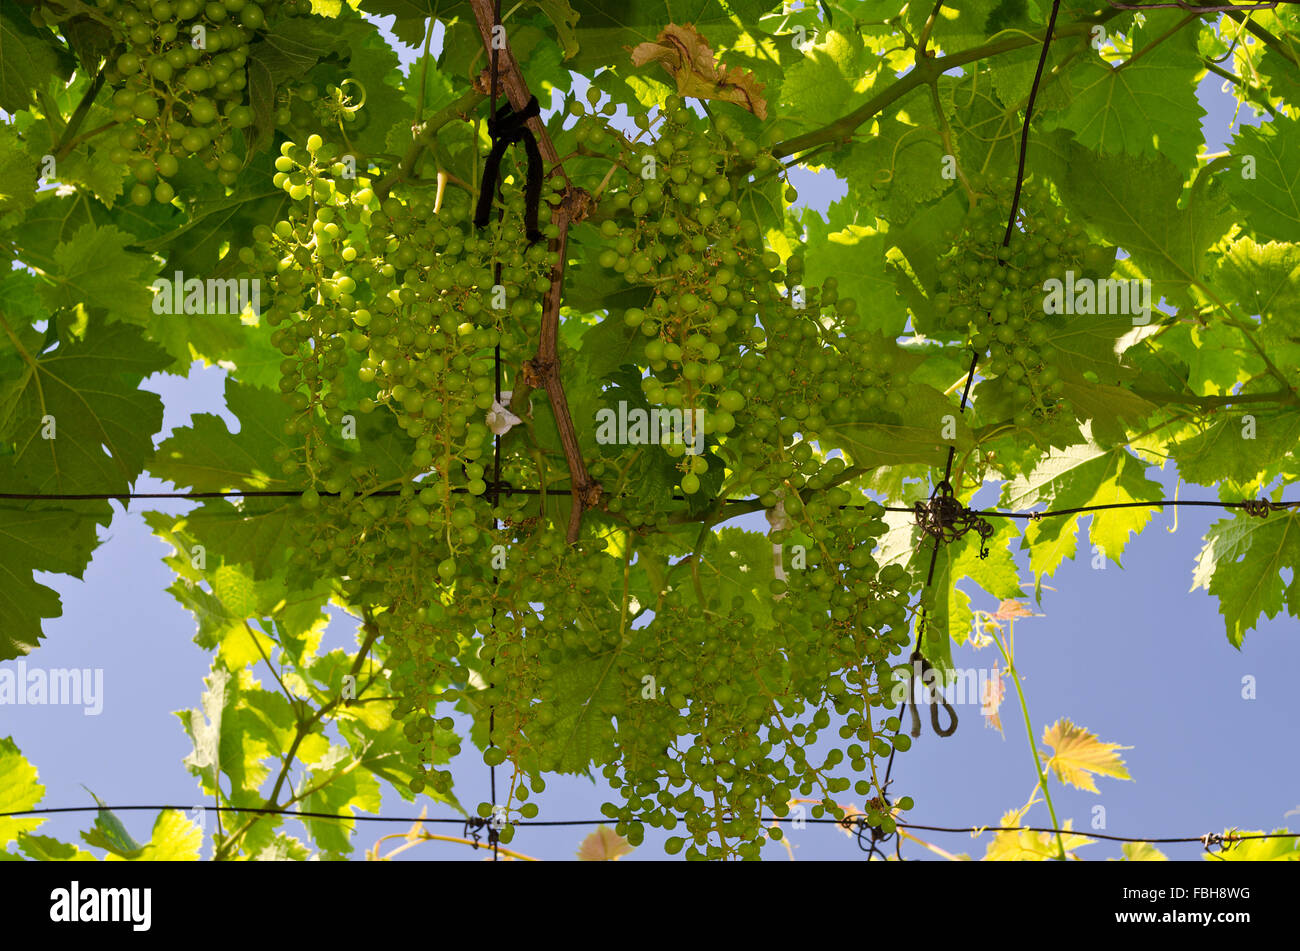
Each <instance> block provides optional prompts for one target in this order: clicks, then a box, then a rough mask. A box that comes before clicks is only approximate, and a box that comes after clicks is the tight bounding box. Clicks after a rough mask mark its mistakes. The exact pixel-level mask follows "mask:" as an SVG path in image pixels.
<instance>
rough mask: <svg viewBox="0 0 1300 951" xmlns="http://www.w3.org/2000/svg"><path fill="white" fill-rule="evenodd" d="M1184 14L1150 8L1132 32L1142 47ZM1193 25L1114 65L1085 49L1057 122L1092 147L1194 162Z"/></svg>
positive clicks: (1186, 165)
mask: <svg viewBox="0 0 1300 951" xmlns="http://www.w3.org/2000/svg"><path fill="white" fill-rule="evenodd" d="M1183 16H1184V14H1183V13H1182V12H1181V11H1172V10H1171V11H1163V10H1161V11H1156V12H1153V13H1150V14H1148V16H1147V21H1146V23H1145V24H1144V25H1143V26H1142V27H1141V28H1139V29H1138V30H1136V31H1134V33H1133V36H1132V39H1133V49H1134V50H1135V51H1139V52H1141V51H1142V50H1143V48H1144V47H1145V46H1147V45H1148V44H1149V43H1151V42H1152V41H1153V40H1156V39H1157V38H1159V37H1160V36H1161V35H1162V34H1163V33H1164V32H1165V31H1166V30H1167V29H1169V28H1170V27H1171V26H1173V25H1174V24H1175V23H1176V22H1178V20H1179V19H1181V18H1182V17H1183ZM1196 36H1197V33H1196V31H1195V30H1189V29H1183V30H1179V31H1178V32H1177V33H1175V34H1174V35H1173V36H1171V37H1169V38H1167V39H1165V40H1163V42H1160V43H1159V45H1158V46H1155V47H1154V48H1153V49H1152V50H1151V51H1150V52H1148V53H1144V54H1143V55H1142V56H1141V57H1140V58H1136V59H1135V60H1134V61H1133V62H1131V63H1128V62H1126V63H1125V64H1123V65H1122V66H1120V67H1118V68H1116V67H1114V66H1111V64H1109V63H1107V62H1105V61H1104V60H1102V59H1100V58H1099V57H1098V56H1096V55H1095V54H1085V55H1084V56H1083V57H1082V58H1081V60H1080V61H1079V63H1078V65H1076V66H1075V67H1074V69H1073V70H1071V72H1070V81H1071V84H1072V86H1073V91H1074V97H1073V101H1072V102H1071V104H1070V106H1069V108H1068V109H1067V110H1066V111H1065V114H1064V116H1063V117H1062V120H1061V122H1062V125H1063V126H1064V127H1065V128H1067V129H1069V130H1070V131H1072V132H1073V133H1074V136H1075V139H1076V140H1077V141H1078V142H1079V144H1080V145H1083V146H1085V147H1086V148H1089V149H1093V150H1094V151H1098V152H1106V153H1112V154H1113V153H1124V154H1126V155H1133V156H1138V157H1143V156H1147V157H1152V158H1154V157H1156V156H1164V157H1165V158H1167V159H1169V160H1171V161H1172V162H1173V163H1174V165H1175V166H1176V167H1177V168H1178V169H1179V170H1180V171H1189V170H1191V169H1192V168H1194V167H1195V165H1196V153H1197V151H1198V150H1199V149H1200V147H1201V143H1202V140H1203V136H1202V133H1201V127H1200V122H1199V120H1200V118H1201V116H1203V115H1205V110H1204V109H1202V108H1201V106H1200V104H1199V102H1198V101H1197V98H1196V79H1197V77H1198V76H1199V75H1200V72H1201V63H1200V58H1199V55H1198V53H1197V48H1196Z"/></svg>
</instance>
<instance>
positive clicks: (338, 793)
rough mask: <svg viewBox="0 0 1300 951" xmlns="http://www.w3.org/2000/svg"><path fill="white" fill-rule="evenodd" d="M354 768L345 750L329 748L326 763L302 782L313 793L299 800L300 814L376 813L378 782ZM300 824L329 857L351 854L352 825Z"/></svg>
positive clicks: (332, 822)
mask: <svg viewBox="0 0 1300 951" xmlns="http://www.w3.org/2000/svg"><path fill="white" fill-rule="evenodd" d="M356 766H357V764H356V762H355V761H354V760H353V759H352V758H351V757H350V756H349V755H348V751H347V750H346V749H345V748H343V747H337V746H336V747H331V749H330V752H329V754H328V755H327V756H326V757H325V759H324V760H322V761H321V762H320V763H319V764H317V765H316V766H313V767H312V768H311V769H309V770H308V771H307V775H306V777H305V778H304V780H303V783H304V785H305V788H307V789H310V790H312V791H311V792H310V793H309V794H308V795H307V796H305V797H304V798H303V800H302V808H303V811H304V812H324V813H328V814H331V815H336V816H352V815H354V814H355V813H354V810H355V809H360V810H362V811H363V812H371V813H377V812H379V808H380V805H381V799H380V794H379V782H378V781H377V780H376V779H375V777H374V774H372V773H370V772H368V771H364V770H361V769H357V768H356ZM303 821H304V823H305V824H306V826H307V830H308V831H309V832H310V833H311V837H312V839H314V840H315V842H316V845H317V846H318V847H319V848H320V849H321V851H323V852H326V853H328V854H329V856H330V857H341V856H343V855H345V854H347V853H348V852H350V851H352V843H351V834H352V830H353V826H352V824H351V823H348V822H339V821H338V820H336V819H305V820H303Z"/></svg>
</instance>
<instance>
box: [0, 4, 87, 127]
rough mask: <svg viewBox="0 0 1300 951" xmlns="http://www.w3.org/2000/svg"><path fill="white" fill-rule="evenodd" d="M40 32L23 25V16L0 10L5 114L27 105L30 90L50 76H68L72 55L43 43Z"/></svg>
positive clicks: (0, 102)
mask: <svg viewBox="0 0 1300 951" xmlns="http://www.w3.org/2000/svg"><path fill="white" fill-rule="evenodd" d="M7 9H8V10H12V9H13V7H12V6H10V7H8V8H7ZM42 32H44V31H41V30H37V29H36V28H35V27H34V26H32V25H31V24H30V23H28V22H27V18H26V14H20V15H18V16H13V17H11V16H10V15H9V13H8V12H7V11H6V10H0V109H3V110H4V111H5V112H8V113H14V112H17V111H18V110H20V109H26V108H27V107H28V106H29V105H31V103H32V101H33V95H32V94H33V91H34V90H36V89H41V88H43V87H44V86H45V82H46V80H47V79H48V78H49V77H50V76H51V75H53V74H58V75H59V76H61V77H62V78H64V79H66V78H67V77H68V72H69V68H70V67H71V64H72V62H73V60H72V56H71V55H70V54H69V53H67V52H66V51H65V50H64V49H63V48H62V47H58V48H57V50H56V47H54V46H51V45H50V44H49V43H46V42H45V41H44V39H43V37H42V35H41V34H42Z"/></svg>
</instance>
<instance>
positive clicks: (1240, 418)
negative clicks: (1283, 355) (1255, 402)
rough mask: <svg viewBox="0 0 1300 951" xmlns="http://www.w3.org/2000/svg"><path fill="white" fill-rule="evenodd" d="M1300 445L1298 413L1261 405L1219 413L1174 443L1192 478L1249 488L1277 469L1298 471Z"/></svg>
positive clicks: (1184, 471)
mask: <svg viewBox="0 0 1300 951" xmlns="http://www.w3.org/2000/svg"><path fill="white" fill-rule="evenodd" d="M1247 415H1248V416H1250V421H1249V422H1248V421H1247V420H1246V419H1245V416H1247ZM1248 436H1249V438H1247V437H1248ZM1297 446H1300V413H1298V412H1294V411H1283V412H1267V411H1265V410H1257V411H1254V412H1250V413H1242V414H1233V415H1230V416H1219V417H1217V418H1216V419H1214V420H1212V421H1211V422H1210V424H1209V425H1208V426H1206V427H1205V429H1204V430H1202V431H1201V432H1199V433H1197V434H1196V435H1195V436H1192V437H1191V438H1190V439H1184V440H1181V441H1180V442H1178V443H1176V444H1175V445H1174V446H1173V458H1174V461H1175V462H1176V463H1177V464H1178V474H1179V475H1180V476H1181V477H1182V478H1184V479H1186V480H1187V481H1189V482H1196V483H1199V484H1200V485H1214V484H1216V483H1217V482H1219V481H1220V480H1225V479H1226V480H1228V481H1230V482H1232V483H1233V484H1235V485H1236V486H1238V487H1239V488H1240V489H1241V490H1242V491H1243V492H1248V491H1251V490H1252V488H1253V489H1256V490H1257V489H1259V488H1261V487H1262V486H1264V485H1266V484H1268V483H1269V482H1271V481H1272V480H1273V477H1274V476H1276V475H1277V474H1278V473H1279V472H1282V471H1292V472H1294V471H1296V468H1297V457H1296V448H1297Z"/></svg>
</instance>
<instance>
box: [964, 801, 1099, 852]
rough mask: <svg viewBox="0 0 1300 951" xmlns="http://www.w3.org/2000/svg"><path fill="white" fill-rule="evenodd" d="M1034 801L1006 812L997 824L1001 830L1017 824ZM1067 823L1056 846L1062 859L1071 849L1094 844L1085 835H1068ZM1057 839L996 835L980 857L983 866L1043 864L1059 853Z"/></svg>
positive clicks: (1031, 834) (1052, 835) (1048, 834)
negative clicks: (1061, 851)
mask: <svg viewBox="0 0 1300 951" xmlns="http://www.w3.org/2000/svg"><path fill="white" fill-rule="evenodd" d="M1033 803H1034V800H1032V799H1031V800H1030V801H1029V802H1027V803H1026V804H1025V805H1024V806H1023V807H1021V808H1020V809H1012V810H1011V811H1009V812H1007V813H1006V814H1005V815H1004V816H1003V817H1002V821H1001V822H1000V823H998V824H999V825H1001V826H1007V827H1010V826H1017V825H1019V824H1020V820H1021V819H1023V818H1024V815H1025V813H1026V812H1028V811H1029V807H1030V806H1032V805H1033ZM1070 826H1071V820H1069V819H1066V820H1065V824H1064V825H1063V826H1062V827H1061V828H1062V834H1061V836H1060V842H1061V846H1062V848H1064V849H1065V855H1066V857H1067V858H1069V857H1070V856H1071V855H1072V853H1073V852H1074V850H1075V849H1078V848H1081V847H1082V846H1085V845H1092V844H1093V843H1095V842H1096V841H1097V840H1096V839H1089V838H1088V837H1087V836H1085V835H1080V834H1079V833H1077V832H1071V831H1070ZM1056 845H1057V835H1056V833H1054V832H1030V831H1029V830H1027V829H1024V830H1017V831H1015V832H997V833H994V836H993V841H992V842H990V843H989V845H988V849H987V851H985V853H984V860H985V861H986V862H1011V861H1014V862H1045V861H1047V860H1049V859H1054V858H1056V857H1057V856H1058V855H1059V854H1060V853H1059V852H1058V851H1057V848H1056Z"/></svg>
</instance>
